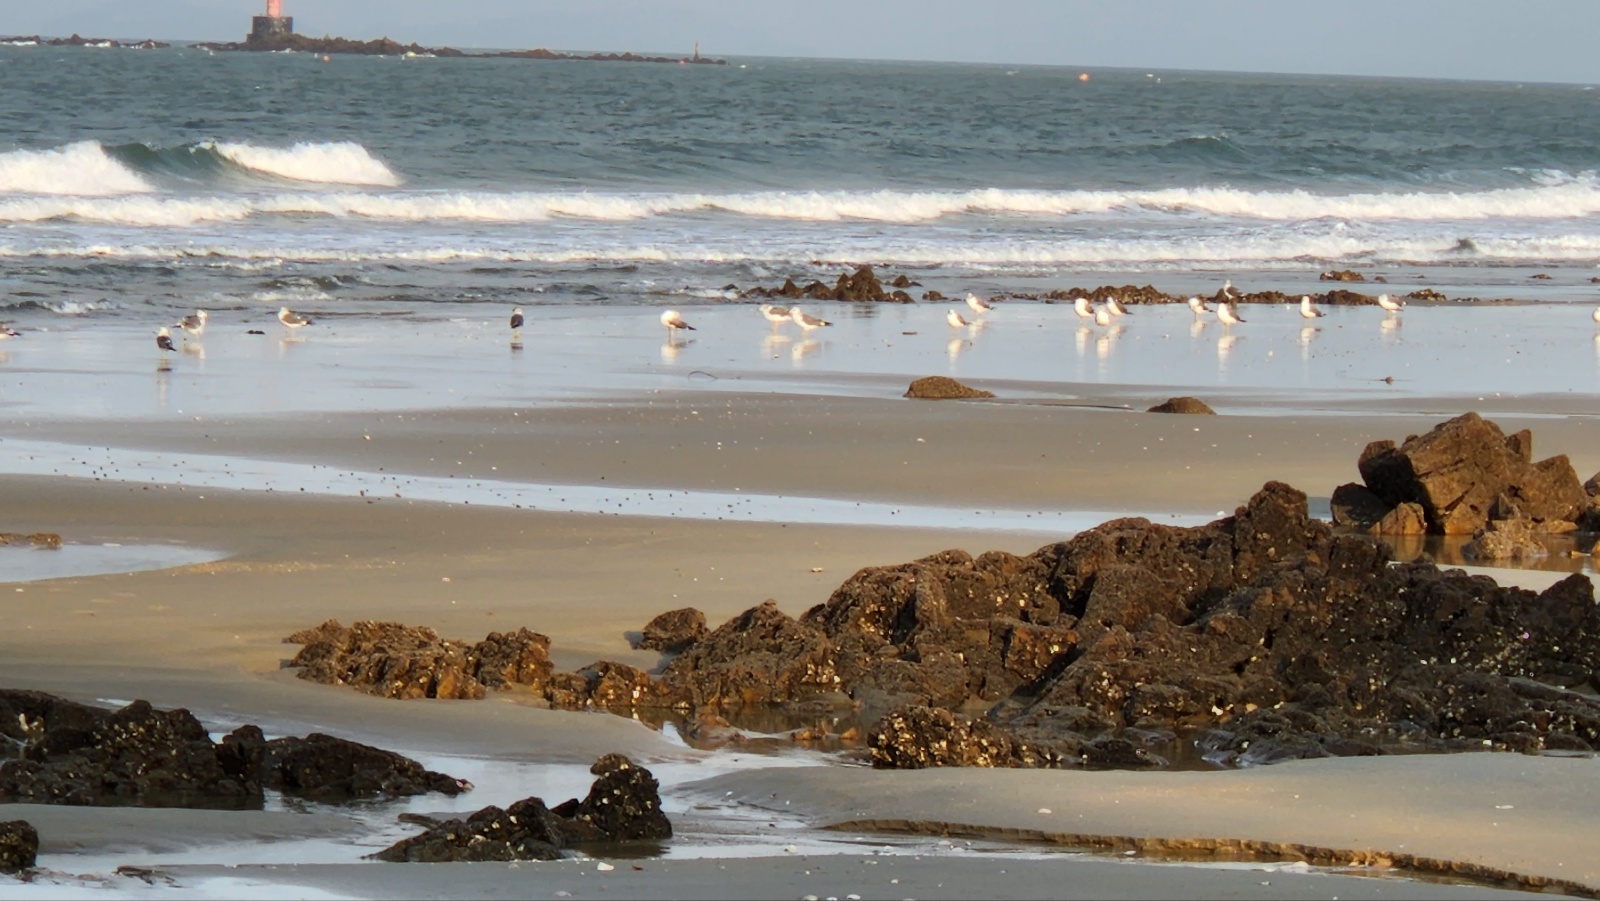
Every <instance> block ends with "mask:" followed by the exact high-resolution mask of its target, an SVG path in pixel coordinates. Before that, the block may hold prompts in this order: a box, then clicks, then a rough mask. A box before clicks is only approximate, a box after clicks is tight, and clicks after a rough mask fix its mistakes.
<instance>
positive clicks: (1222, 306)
mask: <svg viewBox="0 0 1600 901" xmlns="http://www.w3.org/2000/svg"><path fill="white" fill-rule="evenodd" d="M1217 318H1218V319H1220V320H1222V324H1223V325H1237V324H1238V323H1241V322H1243V321H1244V319H1243V318H1242V317H1240V315H1239V311H1238V309H1237V308H1235V307H1234V305H1233V304H1231V303H1219V304H1217Z"/></svg>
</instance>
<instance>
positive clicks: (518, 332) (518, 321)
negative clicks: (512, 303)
mask: <svg viewBox="0 0 1600 901" xmlns="http://www.w3.org/2000/svg"><path fill="white" fill-rule="evenodd" d="M526 321H527V320H525V319H524V318H523V316H522V308H521V307H517V308H516V309H514V310H512V311H511V340H513V341H515V340H517V339H518V338H521V337H522V323H524V322H526Z"/></svg>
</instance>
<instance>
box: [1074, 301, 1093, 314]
mask: <svg viewBox="0 0 1600 901" xmlns="http://www.w3.org/2000/svg"><path fill="white" fill-rule="evenodd" d="M1072 309H1073V310H1075V311H1077V313H1078V318H1079V319H1093V318H1094V310H1092V309H1090V308H1089V298H1087V297H1075V298H1073V300H1072Z"/></svg>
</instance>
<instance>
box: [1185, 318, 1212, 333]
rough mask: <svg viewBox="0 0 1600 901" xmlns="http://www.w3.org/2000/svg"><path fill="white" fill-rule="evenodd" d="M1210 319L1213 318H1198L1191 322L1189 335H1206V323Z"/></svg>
mask: <svg viewBox="0 0 1600 901" xmlns="http://www.w3.org/2000/svg"><path fill="white" fill-rule="evenodd" d="M1210 321H1211V320H1209V319H1196V320H1195V321H1193V322H1191V323H1189V337H1190V338H1199V337H1200V336H1201V335H1204V334H1205V332H1206V323H1208V322H1210Z"/></svg>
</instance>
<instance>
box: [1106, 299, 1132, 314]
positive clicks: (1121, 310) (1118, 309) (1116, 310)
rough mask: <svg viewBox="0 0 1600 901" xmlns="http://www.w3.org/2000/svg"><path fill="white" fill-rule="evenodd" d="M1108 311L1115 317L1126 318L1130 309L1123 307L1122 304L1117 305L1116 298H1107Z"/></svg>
mask: <svg viewBox="0 0 1600 901" xmlns="http://www.w3.org/2000/svg"><path fill="white" fill-rule="evenodd" d="M1106 309H1108V310H1110V311H1111V315H1113V316H1126V315H1128V308H1127V307H1125V306H1123V305H1122V304H1120V303H1117V299H1116V298H1115V297H1107V298H1106Z"/></svg>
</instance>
